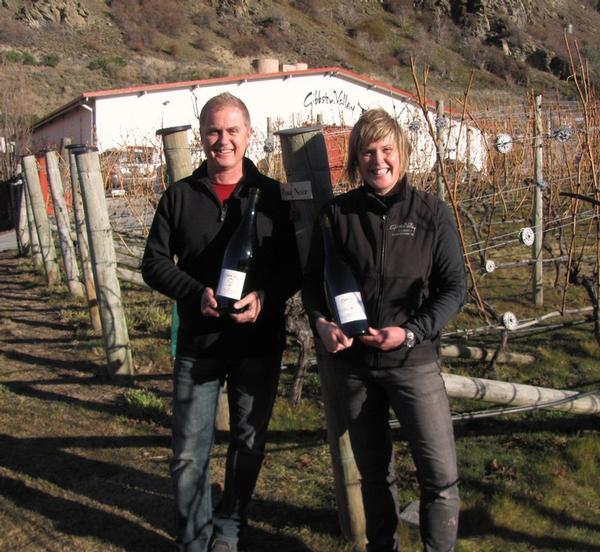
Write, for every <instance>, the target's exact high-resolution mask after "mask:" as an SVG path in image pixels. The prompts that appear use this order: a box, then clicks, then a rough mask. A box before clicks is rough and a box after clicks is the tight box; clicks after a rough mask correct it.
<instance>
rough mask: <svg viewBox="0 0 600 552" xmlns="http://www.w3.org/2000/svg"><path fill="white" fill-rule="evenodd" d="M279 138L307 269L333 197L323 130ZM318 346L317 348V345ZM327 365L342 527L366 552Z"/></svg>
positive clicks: (356, 487)
mask: <svg viewBox="0 0 600 552" xmlns="http://www.w3.org/2000/svg"><path fill="white" fill-rule="evenodd" d="M276 134H277V135H278V136H279V138H280V140H281V152H282V158H283V164H284V168H285V173H286V176H287V184H284V185H283V186H282V196H283V197H285V198H286V199H288V200H289V201H291V202H292V218H293V220H294V227H295V233H296V243H297V246H298V254H299V255H300V263H301V266H302V267H304V266H305V265H306V260H307V257H308V250H309V246H310V240H311V235H312V230H313V226H314V224H315V221H316V218H317V215H318V213H319V210H320V209H321V207H322V205H323V204H324V203H325V202H326V201H327V200H328V199H329V198H331V197H332V196H333V191H332V186H331V175H330V170H329V160H328V156H327V148H326V144H325V138H324V136H323V132H322V128H321V127H309V128H297V129H289V130H281V131H279V132H277V133H276ZM307 192H310V193H307ZM315 346H317V347H318V344H317V343H316V344H315ZM317 353H319V350H318V349H317ZM318 358H320V359H323V358H324V354H320V355H318ZM323 364H324V363H323V362H322V361H321V360H319V361H318V362H317V366H318V371H319V378H320V381H321V393H322V395H323V402H324V403H325V417H326V420H327V439H328V441H329V449H330V453H331V460H332V465H333V475H334V482H335V492H336V500H337V504H338V515H339V522H340V527H341V530H342V533H343V534H344V536H345V537H346V538H348V539H349V540H351V541H352V542H353V543H354V546H355V548H356V550H364V549H365V543H366V529H365V514H364V508H363V503H362V495H361V490H360V478H359V474H358V468H357V467H356V462H355V460H354V455H353V452H352V448H351V446H350V438H349V435H348V430H347V428H346V425H345V422H344V416H343V415H342V412H341V408H340V405H339V402H338V398H337V387H338V386H337V383H336V381H335V377H334V373H333V371H332V370H328V369H327V367H326V366H324V365H323Z"/></svg>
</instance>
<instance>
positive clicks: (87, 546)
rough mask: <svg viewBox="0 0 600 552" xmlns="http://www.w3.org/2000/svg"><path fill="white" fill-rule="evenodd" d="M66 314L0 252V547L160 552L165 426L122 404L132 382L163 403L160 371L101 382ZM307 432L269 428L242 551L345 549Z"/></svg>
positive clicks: (93, 341) (165, 543) (321, 451)
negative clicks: (139, 416) (135, 415)
mask: <svg viewBox="0 0 600 552" xmlns="http://www.w3.org/2000/svg"><path fill="white" fill-rule="evenodd" d="M61 293H64V294H65V295H63V296H61V295H60V294H61ZM73 304H74V301H73V300H71V299H69V298H68V296H67V295H66V292H61V291H59V290H53V291H52V292H49V290H48V288H47V286H46V285H45V279H44V277H43V275H40V274H39V273H36V272H35V271H34V270H33V268H32V265H31V261H30V260H29V259H20V258H18V257H17V256H16V251H15V250H10V251H0V551H2V552H7V551H12V550H19V551H27V552H29V551H32V552H33V551H35V552H37V551H52V552H53V551H75V550H76V551H78V552H80V551H81V552H90V551H102V552H111V551H128V552H129V551H132V552H137V551H140V552H142V551H143V552H148V551H152V552H161V551H163V550H164V551H167V550H174V549H175V548H174V545H173V539H172V536H171V534H172V531H173V527H174V519H173V502H172V496H171V485H170V480H169V475H168V474H169V470H168V462H169V459H170V430H169V428H168V423H156V424H153V423H150V422H141V421H136V420H135V419H134V418H132V417H130V416H129V417H127V416H125V415H124V408H123V404H124V399H123V394H124V393H125V392H126V391H127V390H129V389H131V387H132V386H136V387H138V388H139V387H142V388H144V389H148V390H151V391H153V392H154V393H155V394H157V395H159V396H160V397H161V398H163V399H164V401H165V404H167V405H168V404H169V397H170V391H171V374H170V373H169V372H168V371H165V370H162V371H158V372H157V373H151V371H150V370H148V369H147V366H141V367H138V369H139V373H138V374H137V375H136V376H135V378H134V381H133V382H131V381H120V382H119V381H114V380H108V379H106V377H105V376H104V365H105V357H104V355H103V353H102V349H101V347H100V346H99V345H100V339H99V336H97V335H91V333H90V331H89V323H88V320H87V315H86V314H85V312H84V309H85V307H84V305H82V306H81V312H77V308H76V309H75V311H76V314H77V315H76V316H73V310H74V309H73ZM78 304H79V303H76V304H75V306H76V307H77V305H78ZM62 305H66V306H67V307H68V308H62ZM61 310H62V311H63V312H61ZM65 313H67V314H65ZM86 328H87V329H86ZM286 404H287V403H286V401H283V402H282V408H287V407H286V406H285V405H286ZM320 423H321V422H318V423H317V425H318V427H319V429H314V430H312V431H308V430H303V431H302V432H300V433H297V432H295V431H288V430H286V429H284V430H282V429H278V427H277V424H275V428H274V430H273V431H272V435H271V438H272V440H273V441H274V444H273V445H272V446H271V448H270V451H269V455H268V462H265V467H264V469H263V472H264V473H263V474H262V475H261V478H260V479H259V483H258V485H257V489H256V493H255V500H254V501H253V508H254V510H255V513H256V517H255V519H252V520H251V525H250V527H249V530H248V534H247V535H246V541H245V543H244V547H243V549H244V550H245V552H271V551H272V552H275V551H279V550H281V549H285V550H287V551H288V552H310V551H318V552H325V551H326V552H347V551H348V550H349V549H350V546H349V545H348V543H347V541H343V539H341V538H340V535H339V528H338V523H337V516H336V512H335V508H334V505H333V501H334V498H333V494H332V493H333V491H332V489H333V481H332V475H331V472H330V460H329V453H328V448H327V442H326V439H325V434H324V431H323V430H322V429H320V427H322V426H321V425H319V424H320ZM226 446H227V443H226V437H225V436H220V437H218V439H217V442H216V444H215V448H214V451H213V455H212V459H211V471H212V475H213V481H216V482H217V483H215V484H214V485H213V494H214V497H215V500H218V498H219V496H220V492H221V489H220V484H219V483H218V482H222V481H223V471H224V461H225V455H226ZM307 459H309V460H307ZM298 466H300V468H298ZM294 478H296V479H297V480H298V481H296V479H294ZM292 481H294V483H293V484H294V485H295V487H294V488H295V489H296V490H295V491H294V493H293V497H290V491H289V487H288V485H291V484H292V483H291V482H292ZM298 489H300V490H302V489H304V490H306V492H304V491H302V492H301V491H300V490H298ZM305 495H306V496H305ZM315 496H319V497H320V500H319V501H317V504H315ZM291 498H293V500H291ZM315 528H316V529H315ZM309 543H310V544H309Z"/></svg>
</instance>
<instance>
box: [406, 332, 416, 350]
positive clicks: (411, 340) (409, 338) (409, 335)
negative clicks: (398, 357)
mask: <svg viewBox="0 0 600 552" xmlns="http://www.w3.org/2000/svg"><path fill="white" fill-rule="evenodd" d="M404 343H405V345H406V346H407V347H408V348H409V349H412V348H413V347H414V346H415V334H414V333H413V332H411V331H410V330H406V340H405V341H404Z"/></svg>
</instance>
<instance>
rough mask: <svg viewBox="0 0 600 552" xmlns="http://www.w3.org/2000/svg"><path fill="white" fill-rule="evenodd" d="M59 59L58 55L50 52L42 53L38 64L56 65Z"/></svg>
mask: <svg viewBox="0 0 600 552" xmlns="http://www.w3.org/2000/svg"><path fill="white" fill-rule="evenodd" d="M59 61H60V57H59V55H58V54H55V53H54V52H52V53H50V54H44V56H43V57H42V61H41V62H40V64H41V65H45V66H46V67H56V66H57V65H58V62H59Z"/></svg>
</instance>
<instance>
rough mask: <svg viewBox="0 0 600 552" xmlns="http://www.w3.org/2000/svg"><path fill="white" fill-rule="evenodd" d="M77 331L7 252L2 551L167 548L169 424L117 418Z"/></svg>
mask: <svg viewBox="0 0 600 552" xmlns="http://www.w3.org/2000/svg"><path fill="white" fill-rule="evenodd" d="M81 335H82V332H80V331H78V323H77V322H76V321H73V322H65V321H64V320H62V319H61V317H60V316H59V311H58V309H57V308H56V307H54V306H51V305H49V304H48V291H47V288H46V286H45V285H43V278H41V277H40V276H39V275H37V274H35V273H34V272H33V271H32V269H31V268H30V267H29V265H28V264H27V263H26V262H24V261H23V260H22V259H19V258H17V257H16V254H15V251H14V250H13V251H3V252H0V417H1V418H0V419H1V429H0V550H3V551H8V550H36V551H37V550H123V549H125V550H140V551H141V550H145V551H147V550H156V551H159V550H171V549H172V541H171V538H170V537H169V534H168V533H169V530H170V528H171V527H170V526H171V523H170V522H171V518H170V515H169V513H168V512H170V509H171V504H170V486H169V482H168V479H167V473H168V471H167V468H166V463H167V461H168V452H169V451H168V447H169V437H168V429H167V428H165V427H160V426H151V425H148V424H135V423H131V421H130V420H120V419H119V418H118V417H116V416H115V414H116V413H117V408H118V404H119V397H120V396H122V393H123V391H124V389H123V387H122V385H118V384H114V383H112V382H109V381H107V380H106V379H105V378H103V377H102V376H101V375H99V374H102V372H103V369H102V366H103V363H102V360H103V359H102V356H101V355H99V354H98V352H97V351H94V349H90V350H87V351H86V349H85V347H84V348H82V347H81V345H82V344H81V342H80V340H81ZM146 379H147V380H150V379H152V378H150V377H147V378H146ZM156 379H157V385H156V389H161V390H162V391H161V392H167V388H168V381H165V380H167V376H157V378H156ZM117 458H118V461H115V462H114V463H113V459H114V460H116V459H117Z"/></svg>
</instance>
